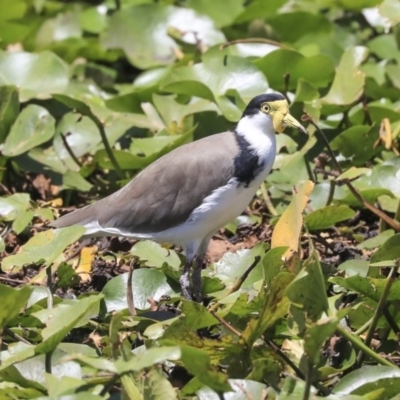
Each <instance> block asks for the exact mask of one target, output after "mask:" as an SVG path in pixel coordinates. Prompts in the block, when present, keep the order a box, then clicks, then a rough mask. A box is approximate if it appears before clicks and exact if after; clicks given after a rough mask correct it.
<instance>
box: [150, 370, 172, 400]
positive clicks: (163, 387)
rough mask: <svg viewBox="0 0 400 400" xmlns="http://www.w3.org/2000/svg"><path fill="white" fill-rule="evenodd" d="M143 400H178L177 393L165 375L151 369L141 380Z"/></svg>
mask: <svg viewBox="0 0 400 400" xmlns="http://www.w3.org/2000/svg"><path fill="white" fill-rule="evenodd" d="M143 398H145V399H148V400H164V399H170V400H178V392H177V391H175V389H174V388H173V386H172V384H171V383H170V382H169V380H168V379H167V378H166V376H165V374H164V373H162V372H160V371H158V370H155V369H152V370H150V372H149V373H147V374H145V377H144V380H143Z"/></svg>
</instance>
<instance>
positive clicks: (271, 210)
mask: <svg viewBox="0 0 400 400" xmlns="http://www.w3.org/2000/svg"><path fill="white" fill-rule="evenodd" d="M261 193H262V196H263V198H264V202H265V205H266V206H267V209H268V211H269V213H270V214H271V215H273V216H274V217H276V216H278V215H279V213H278V211H276V209H275V207H274V205H273V204H272V201H271V198H270V197H269V195H268V190H267V188H266V187H265V182H263V183H262V184H261Z"/></svg>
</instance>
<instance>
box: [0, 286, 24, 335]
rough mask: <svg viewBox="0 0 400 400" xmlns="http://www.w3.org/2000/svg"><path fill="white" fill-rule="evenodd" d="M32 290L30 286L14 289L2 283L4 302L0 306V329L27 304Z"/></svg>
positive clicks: (0, 299)
mask: <svg viewBox="0 0 400 400" xmlns="http://www.w3.org/2000/svg"><path fill="white" fill-rule="evenodd" d="M31 291H32V290H31V288H30V287H28V286H25V287H23V288H21V289H13V288H11V287H10V286H6V285H3V284H2V283H0V301H1V304H2V306H1V307H0V331H2V330H3V328H4V327H5V326H7V324H8V323H9V322H10V321H11V320H12V319H13V318H15V317H16V316H17V315H18V314H19V313H20V311H21V309H22V308H23V307H25V306H26V303H27V301H28V299H29V296H30V295H31Z"/></svg>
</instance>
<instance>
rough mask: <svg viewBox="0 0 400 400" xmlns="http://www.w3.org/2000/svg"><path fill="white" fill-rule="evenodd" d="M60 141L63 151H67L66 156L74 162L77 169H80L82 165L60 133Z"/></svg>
mask: <svg viewBox="0 0 400 400" xmlns="http://www.w3.org/2000/svg"><path fill="white" fill-rule="evenodd" d="M60 136H61V140H62V142H63V144H64V147H65V149H66V150H67V152H68V154H69V155H70V157H71V158H72V159H73V160H74V161H75V164H76V165H77V166H78V167H79V168H82V163H81V162H80V161H79V159H78V157H77V156H76V155H75V153H74V152H73V151H72V149H71V146H70V145H69V144H68V141H67V138H66V137H65V136H64V134H63V133H60Z"/></svg>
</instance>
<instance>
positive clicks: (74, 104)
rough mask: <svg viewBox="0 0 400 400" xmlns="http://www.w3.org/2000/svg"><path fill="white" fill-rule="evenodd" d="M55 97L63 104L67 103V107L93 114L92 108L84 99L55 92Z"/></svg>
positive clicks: (82, 112) (85, 113)
mask: <svg viewBox="0 0 400 400" xmlns="http://www.w3.org/2000/svg"><path fill="white" fill-rule="evenodd" d="M52 97H53V99H56V100H57V101H59V102H60V103H62V104H65V105H66V106H67V107H69V108H72V109H73V110H75V111H77V112H79V113H81V114H82V115H88V114H91V112H92V110H91V109H90V107H89V106H88V105H87V104H85V103H84V102H83V101H80V100H77V99H74V98H73V97H71V96H67V95H65V94H60V93H55V94H53V96H52Z"/></svg>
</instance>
